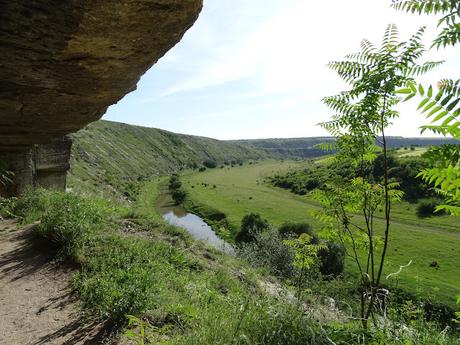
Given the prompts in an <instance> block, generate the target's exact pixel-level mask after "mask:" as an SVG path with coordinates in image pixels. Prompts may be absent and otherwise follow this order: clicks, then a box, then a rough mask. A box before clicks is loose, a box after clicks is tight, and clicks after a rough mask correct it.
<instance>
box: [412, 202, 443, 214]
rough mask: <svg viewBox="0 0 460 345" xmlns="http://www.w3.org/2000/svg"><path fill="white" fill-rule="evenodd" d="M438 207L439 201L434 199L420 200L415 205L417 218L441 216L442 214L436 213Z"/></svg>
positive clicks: (440, 212)
mask: <svg viewBox="0 0 460 345" xmlns="http://www.w3.org/2000/svg"><path fill="white" fill-rule="evenodd" d="M438 206H439V201H438V200H436V199H426V200H422V201H420V202H419V203H418V205H417V217H420V218H423V217H432V216H441V215H442V214H444V212H442V211H439V212H435V211H436V207H438Z"/></svg>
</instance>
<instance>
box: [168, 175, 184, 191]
mask: <svg viewBox="0 0 460 345" xmlns="http://www.w3.org/2000/svg"><path fill="white" fill-rule="evenodd" d="M168 187H169V190H170V191H173V190H176V189H179V188H180V187H182V182H181V181H180V180H179V176H178V175H177V174H173V175H171V177H170V178H169V184H168Z"/></svg>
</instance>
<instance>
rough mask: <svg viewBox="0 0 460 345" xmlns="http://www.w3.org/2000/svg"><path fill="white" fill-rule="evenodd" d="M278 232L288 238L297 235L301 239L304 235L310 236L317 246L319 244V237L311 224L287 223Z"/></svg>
mask: <svg viewBox="0 0 460 345" xmlns="http://www.w3.org/2000/svg"><path fill="white" fill-rule="evenodd" d="M278 232H279V233H280V235H281V236H282V237H288V236H289V235H295V236H296V237H299V236H300V235H302V234H308V235H310V236H311V237H312V243H313V244H317V243H319V239H318V236H317V235H316V233H315V232H314V231H313V229H312V227H311V226H310V224H308V223H305V222H301V223H294V222H286V223H284V224H283V225H281V226H280V227H279V229H278Z"/></svg>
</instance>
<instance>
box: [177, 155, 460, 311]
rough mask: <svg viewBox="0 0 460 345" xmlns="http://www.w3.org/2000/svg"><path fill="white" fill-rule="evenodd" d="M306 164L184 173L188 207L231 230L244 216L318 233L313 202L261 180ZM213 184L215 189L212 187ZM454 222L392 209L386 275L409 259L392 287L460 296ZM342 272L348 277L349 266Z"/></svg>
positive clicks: (449, 299) (458, 236)
mask: <svg viewBox="0 0 460 345" xmlns="http://www.w3.org/2000/svg"><path fill="white" fill-rule="evenodd" d="M305 164H306V163H305V162H278V161H265V162H259V163H257V164H253V165H245V166H243V167H234V168H231V169H214V170H208V171H205V172H201V173H190V174H185V175H184V177H183V178H182V180H183V182H184V186H185V188H186V189H187V191H188V193H189V198H190V199H191V200H192V202H194V203H197V204H200V205H207V206H210V207H213V208H215V209H217V210H219V211H221V212H224V213H225V214H226V215H227V218H228V220H229V222H230V224H231V225H232V226H233V227H235V228H238V227H239V225H240V222H241V219H242V218H243V216H244V215H246V214H248V213H250V212H256V213H260V214H261V215H262V216H263V217H265V218H266V219H267V220H268V221H269V222H270V223H271V224H273V225H275V226H279V225H280V224H282V223H283V222H286V221H308V222H309V223H310V224H312V225H313V227H314V228H315V229H316V230H318V229H319V228H320V226H321V224H319V223H318V222H317V221H316V220H315V219H314V218H313V217H312V215H311V211H312V210H318V209H319V206H318V204H317V203H316V202H314V201H312V200H311V199H309V197H308V196H299V195H295V194H293V193H291V192H289V191H287V190H283V189H279V188H274V187H271V186H269V185H267V184H265V183H264V177H265V176H268V175H272V174H273V173H274V172H277V171H280V170H281V171H286V170H289V169H292V168H297V167H299V166H302V165H305ZM203 183H205V184H208V186H207V187H205V186H203ZM213 185H216V188H212V186H213ZM192 186H193V188H192ZM458 222H459V218H454V217H449V216H442V217H433V218H428V219H419V218H417V217H416V215H415V205H410V204H408V203H401V204H400V205H398V206H396V208H395V210H394V221H393V225H392V232H391V239H390V240H391V242H390V248H389V255H388V269H387V271H386V273H387V274H388V273H390V272H393V271H397V270H398V268H399V266H400V265H406V264H407V263H408V262H409V260H412V264H411V266H410V267H409V268H408V269H406V270H404V271H403V272H402V273H401V274H400V275H399V276H398V281H392V282H391V284H393V285H396V286H398V287H401V288H403V289H404V290H407V291H409V292H410V293H413V294H416V295H418V296H421V297H423V298H431V299H433V300H435V301H437V302H441V303H445V304H448V305H450V306H453V305H454V303H455V296H456V295H458V294H460V274H459V270H460V268H459V262H460V250H459V248H460V230H459V228H458V226H457V224H458ZM377 226H378V227H379V228H380V229H382V227H383V218H382V217H381V218H380V219H379V220H377ZM433 261H437V262H438V263H439V265H440V267H439V269H438V270H436V269H434V268H431V267H429V265H430V263H431V262H433ZM347 267H348V270H349V271H351V272H353V269H352V267H353V266H352V264H351V263H350V262H348V263H347Z"/></svg>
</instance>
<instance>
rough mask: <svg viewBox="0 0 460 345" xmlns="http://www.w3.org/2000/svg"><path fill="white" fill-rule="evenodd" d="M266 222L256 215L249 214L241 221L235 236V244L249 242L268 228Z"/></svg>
mask: <svg viewBox="0 0 460 345" xmlns="http://www.w3.org/2000/svg"><path fill="white" fill-rule="evenodd" d="M269 226H270V225H269V224H268V222H267V221H266V220H265V219H263V218H262V217H261V216H260V214H258V213H249V214H247V215H245V216H244V217H243V219H242V220H241V230H240V232H239V233H238V235H237V236H236V241H237V242H240V243H241V242H251V241H253V240H254V239H255V236H256V235H257V234H258V233H260V232H262V231H265V230H267V229H268V228H269Z"/></svg>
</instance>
